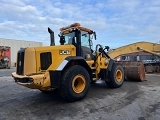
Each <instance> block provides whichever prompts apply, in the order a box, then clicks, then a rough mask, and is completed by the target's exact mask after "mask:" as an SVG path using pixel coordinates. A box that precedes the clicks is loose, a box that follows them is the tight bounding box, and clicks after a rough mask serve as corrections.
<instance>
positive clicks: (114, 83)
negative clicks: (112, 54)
mask: <svg viewBox="0 0 160 120" xmlns="http://www.w3.org/2000/svg"><path fill="white" fill-rule="evenodd" d="M123 82H124V70H123V67H122V65H120V64H118V63H114V64H113V67H112V70H111V72H110V73H109V81H106V84H107V85H108V86H109V87H110V88H118V87H121V86H122V84H123Z"/></svg>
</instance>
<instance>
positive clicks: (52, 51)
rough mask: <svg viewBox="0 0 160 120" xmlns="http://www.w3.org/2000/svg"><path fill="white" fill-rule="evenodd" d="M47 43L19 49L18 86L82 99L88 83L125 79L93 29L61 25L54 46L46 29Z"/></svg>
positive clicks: (115, 82) (116, 82)
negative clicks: (41, 45)
mask: <svg viewBox="0 0 160 120" xmlns="http://www.w3.org/2000/svg"><path fill="white" fill-rule="evenodd" d="M48 32H49V33H50V37H51V44H50V46H43V47H28V48H24V49H21V50H19V51H18V53H17V64H16V72H14V73H12V77H13V78H14V80H15V82H16V83H17V84H19V85H22V86H25V87H28V88H31V89H38V90H40V91H42V92H45V93H46V92H50V91H54V90H55V89H57V90H58V91H59V93H60V95H61V96H62V98H63V99H64V100H66V101H69V102H74V101H78V100H81V99H83V98H85V96H86V95H87V93H88V91H89V88H90V83H93V82H96V81H97V80H103V81H105V83H106V84H107V86H109V87H111V88H119V87H121V86H122V84H123V82H124V78H125V75H124V69H123V67H122V65H121V64H120V63H117V62H116V61H115V60H114V59H113V58H112V57H110V55H109V54H108V52H107V51H108V50H109V46H105V47H103V46H102V45H100V44H97V45H96V47H95V49H94V48H93V42H92V41H93V40H94V39H95V40H96V32H95V31H93V30H91V29H89V28H85V27H82V26H81V25H80V24H79V23H74V24H71V25H69V26H66V27H62V28H60V33H59V35H58V36H59V38H60V39H59V42H60V45H55V40H54V32H53V31H52V30H51V29H50V28H48Z"/></svg>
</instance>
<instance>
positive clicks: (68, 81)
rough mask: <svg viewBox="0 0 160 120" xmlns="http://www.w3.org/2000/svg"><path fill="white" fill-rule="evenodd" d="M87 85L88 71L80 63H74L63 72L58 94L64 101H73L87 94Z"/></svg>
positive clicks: (88, 84)
mask: <svg viewBox="0 0 160 120" xmlns="http://www.w3.org/2000/svg"><path fill="white" fill-rule="evenodd" d="M89 86H90V76H89V73H88V71H87V70H86V69H85V68H84V67H82V66H80V65H74V66H71V67H70V68H68V69H67V70H65V71H64V73H63V76H62V83H61V89H60V94H61V96H62V98H63V99H65V100H66V101H68V102H74V101H77V100H81V99H83V98H84V97H85V96H86V95H87V93H88V90H89Z"/></svg>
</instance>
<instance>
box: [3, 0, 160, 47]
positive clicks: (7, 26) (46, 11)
mask: <svg viewBox="0 0 160 120" xmlns="http://www.w3.org/2000/svg"><path fill="white" fill-rule="evenodd" d="M0 6H1V7H0V38H7V39H17V40H31V41H39V42H43V44H44V45H49V44H50V36H49V33H48V31H47V28H48V27H50V28H52V29H53V30H54V31H55V37H56V43H57V44H58V43H59V38H58V35H57V34H58V33H59V28H60V27H63V26H66V25H69V24H72V23H75V22H79V23H80V24H81V25H82V26H84V27H88V28H90V29H92V30H94V31H96V33H97V40H96V41H93V43H94V44H98V43H100V44H102V45H108V46H110V47H111V48H116V47H120V46H123V45H126V44H130V43H134V42H138V41H149V42H154V43H160V0H1V2H0Z"/></svg>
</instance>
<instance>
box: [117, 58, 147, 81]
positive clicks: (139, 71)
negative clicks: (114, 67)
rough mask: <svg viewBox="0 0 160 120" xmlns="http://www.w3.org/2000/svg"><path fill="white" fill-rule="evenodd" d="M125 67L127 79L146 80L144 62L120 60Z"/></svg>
mask: <svg viewBox="0 0 160 120" xmlns="http://www.w3.org/2000/svg"><path fill="white" fill-rule="evenodd" d="M118 63H120V64H121V65H122V66H123V68H124V74H125V80H132V81H144V80H146V76H145V68H144V64H143V62H141V61H118Z"/></svg>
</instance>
